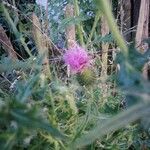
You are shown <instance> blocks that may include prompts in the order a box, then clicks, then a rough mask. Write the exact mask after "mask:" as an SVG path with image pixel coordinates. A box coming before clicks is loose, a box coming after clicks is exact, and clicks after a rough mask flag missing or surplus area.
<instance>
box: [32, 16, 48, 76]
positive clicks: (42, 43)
mask: <svg viewBox="0 0 150 150" xmlns="http://www.w3.org/2000/svg"><path fill="white" fill-rule="evenodd" d="M32 21H33V38H34V41H35V44H36V47H37V50H38V53H39V55H40V56H42V57H43V62H42V64H43V73H44V74H45V75H46V77H47V78H50V68H49V61H48V48H49V44H48V39H47V37H45V36H44V35H43V34H42V32H41V31H40V30H39V29H41V24H40V21H39V19H38V17H37V16H36V15H35V14H33V15H32ZM34 24H35V25H36V26H34Z"/></svg>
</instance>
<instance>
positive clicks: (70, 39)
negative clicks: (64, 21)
mask: <svg viewBox="0 0 150 150" xmlns="http://www.w3.org/2000/svg"><path fill="white" fill-rule="evenodd" d="M65 14H66V18H70V17H74V6H73V5H71V4H68V5H67V6H66V9H65ZM66 38H67V47H68V48H70V47H72V44H74V42H75V40H76V33H75V25H74V24H73V25H70V26H68V27H67V28H66Z"/></svg>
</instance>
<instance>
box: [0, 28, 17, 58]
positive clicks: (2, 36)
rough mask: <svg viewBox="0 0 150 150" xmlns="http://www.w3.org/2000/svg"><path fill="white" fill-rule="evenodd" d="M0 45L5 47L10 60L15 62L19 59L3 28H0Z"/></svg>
mask: <svg viewBox="0 0 150 150" xmlns="http://www.w3.org/2000/svg"><path fill="white" fill-rule="evenodd" d="M0 43H1V44H2V45H3V47H4V50H5V51H6V53H7V54H8V56H9V57H10V58H12V59H13V60H15V59H17V55H16V52H15V50H14V48H13V46H12V44H11V41H10V40H9V38H8V36H7V35H6V33H5V30H4V29H3V27H2V26H0Z"/></svg>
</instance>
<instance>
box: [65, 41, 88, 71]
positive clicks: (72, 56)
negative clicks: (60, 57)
mask: <svg viewBox="0 0 150 150" xmlns="http://www.w3.org/2000/svg"><path fill="white" fill-rule="evenodd" d="M64 61H65V63H66V65H68V66H69V68H70V70H71V71H72V72H73V73H79V72H82V71H83V70H84V69H85V68H87V67H88V66H89V65H90V57H89V55H88V53H87V52H86V50H85V49H84V48H82V47H80V46H79V45H77V44H74V45H73V47H72V48H70V49H69V50H67V51H66V53H65V54H64Z"/></svg>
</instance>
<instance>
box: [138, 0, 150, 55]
mask: <svg viewBox="0 0 150 150" xmlns="http://www.w3.org/2000/svg"><path fill="white" fill-rule="evenodd" d="M149 4H150V1H149V0H142V1H141V6H140V13H139V19H138V25H137V32H136V37H135V40H136V47H138V50H139V51H140V52H142V53H144V52H145V51H146V50H147V49H148V44H146V43H143V42H142V41H143V39H145V38H148V23H149Z"/></svg>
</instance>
